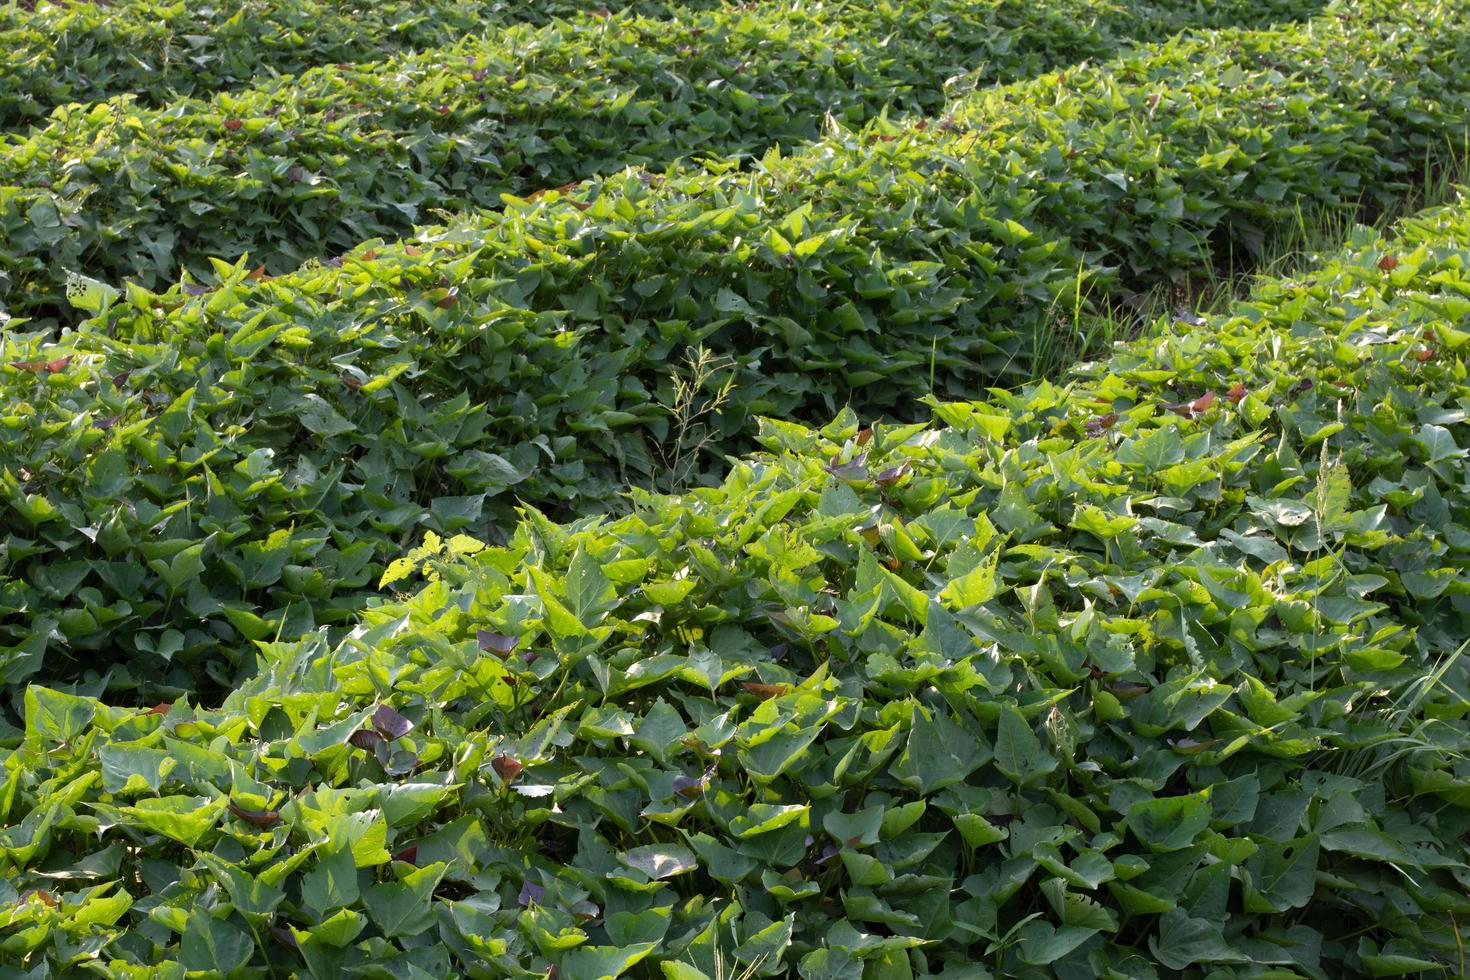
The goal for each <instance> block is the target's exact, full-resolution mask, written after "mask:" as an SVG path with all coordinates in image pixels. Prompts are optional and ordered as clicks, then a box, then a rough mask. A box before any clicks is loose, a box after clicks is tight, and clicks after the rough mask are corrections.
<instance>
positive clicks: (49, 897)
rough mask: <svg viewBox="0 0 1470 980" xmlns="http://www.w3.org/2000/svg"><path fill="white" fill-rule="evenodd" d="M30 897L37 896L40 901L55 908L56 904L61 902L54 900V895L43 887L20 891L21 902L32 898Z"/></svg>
mask: <svg viewBox="0 0 1470 980" xmlns="http://www.w3.org/2000/svg"><path fill="white" fill-rule="evenodd" d="M32 898H39V899H40V900H41V901H42V902H44V903H46V904H47V905H49V906H51V907H52V908H53V909H54V908H56V907H57V906H58V905H60V904H61V903H60V902H58V901H57V900H56V896H55V895H53V894H51V893H50V892H48V891H47V890H46V889H44V888H32V889H29V890H27V891H23V892H21V893H20V900H21V901H22V902H24V901H28V900H29V899H32Z"/></svg>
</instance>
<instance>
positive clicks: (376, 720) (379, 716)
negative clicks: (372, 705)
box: [373, 704, 413, 742]
mask: <svg viewBox="0 0 1470 980" xmlns="http://www.w3.org/2000/svg"><path fill="white" fill-rule="evenodd" d="M373 727H374V728H376V729H377V730H378V734H379V735H381V736H383V737H384V738H386V739H387V740H388V741H390V742H391V741H393V740H394V739H397V738H402V737H403V736H405V735H407V734H408V733H409V732H411V731H413V722H411V721H409V720H408V719H407V718H405V717H403V716H402V715H400V714H399V713H398V712H397V711H394V710H393V709H392V708H390V707H388V706H387V705H386V704H380V705H378V707H377V710H375V711H374V712H373Z"/></svg>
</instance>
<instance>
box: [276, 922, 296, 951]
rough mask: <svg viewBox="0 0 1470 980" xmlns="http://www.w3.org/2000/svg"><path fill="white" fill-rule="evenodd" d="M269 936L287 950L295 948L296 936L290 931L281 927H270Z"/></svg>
mask: <svg viewBox="0 0 1470 980" xmlns="http://www.w3.org/2000/svg"><path fill="white" fill-rule="evenodd" d="M271 936H272V937H273V938H274V939H275V941H276V942H278V943H280V944H281V945H282V946H284V947H286V948H287V949H295V948H296V935H295V934H294V933H293V932H291V930H290V929H286V928H283V927H281V926H271Z"/></svg>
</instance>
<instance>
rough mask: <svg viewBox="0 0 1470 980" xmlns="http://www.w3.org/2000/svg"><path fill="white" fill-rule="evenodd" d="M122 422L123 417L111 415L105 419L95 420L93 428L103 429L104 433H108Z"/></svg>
mask: <svg viewBox="0 0 1470 980" xmlns="http://www.w3.org/2000/svg"><path fill="white" fill-rule="evenodd" d="M121 421H122V415H110V416H108V417H107V418H105V419H94V420H93V421H92V428H94V429H101V430H102V431H103V432H106V431H107V430H108V429H110V428H112V427H113V426H114V425H117V424H118V423H119V422H121Z"/></svg>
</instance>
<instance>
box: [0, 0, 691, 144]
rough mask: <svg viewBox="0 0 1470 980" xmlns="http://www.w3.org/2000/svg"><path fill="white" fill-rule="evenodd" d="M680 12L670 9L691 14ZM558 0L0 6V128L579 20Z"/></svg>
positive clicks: (580, 8) (647, 5) (653, 3)
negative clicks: (95, 105) (73, 109)
mask: <svg viewBox="0 0 1470 980" xmlns="http://www.w3.org/2000/svg"><path fill="white" fill-rule="evenodd" d="M701 5H702V4H700V3H699V2H698V0H696V2H693V3H687V4H686V3H680V4H678V7H679V8H680V9H690V8H697V7H699V6H701ZM607 7H612V8H613V9H618V10H625V9H631V10H638V11H642V12H645V13H654V14H666V13H669V12H670V10H671V9H672V8H671V7H670V5H669V4H666V3H659V2H657V0H646V2H634V3H618V2H612V3H609V4H606V5H604V6H603V8H602V9H606V8H607ZM588 9H589V8H588V6H587V5H586V4H581V3H572V2H568V0H538V2H537V3H533V4H525V3H509V2H506V0H470V2H466V3H444V2H434V0H430V2H427V3H413V4H410V3H403V2H399V0H389V2H374V3H362V2H345V3H344V2H340V0H244V2H242V3H231V4H218V5H210V4H184V3H170V2H167V0H163V2H159V0H114V2H110V3H93V2H88V0H61V2H45V0H42V2H40V3H32V2H30V0H7V2H6V3H4V4H0V50H3V51H5V53H6V66H5V67H6V72H5V75H4V76H0V129H15V128H20V127H23V126H25V125H28V124H36V123H38V122H40V121H41V120H42V119H43V118H44V117H45V116H47V115H49V114H50V112H51V110H52V109H54V108H55V107H56V106H58V105H62V104H64V103H68V102H96V101H99V100H101V99H105V98H109V97H110V96H114V95H133V96H136V97H137V98H138V100H139V101H141V102H143V103H145V104H152V105H163V104H167V103H169V102H171V101H173V100H174V99H177V98H179V97H180V96H187V95H193V94H203V95H206V96H207V95H210V94H213V93H214V92H216V91H218V90H220V89H222V88H225V87H227V86H230V85H238V84H240V83H242V82H246V81H249V80H250V79H253V78H256V77H258V76H268V75H272V74H292V73H295V72H301V71H305V70H307V69H309V68H313V67H316V66H317V65H322V64H329V63H333V62H342V61H350V62H356V61H379V60H382V59H383V58H384V57H385V56H386V55H388V54H390V53H392V52H394V51H404V50H409V51H411V50H415V49H419V48H432V47H438V46H440V45H444V44H448V43H450V42H452V41H455V40H458V39H460V38H463V37H465V36H467V35H475V36H478V35H481V34H483V33H485V31H486V29H487V28H498V27H502V26H506V25H511V24H522V23H545V22H547V21H549V20H551V19H552V18H554V17H568V16H573V15H576V14H579V13H582V12H585V11H587V10H588Z"/></svg>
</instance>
